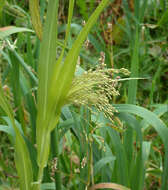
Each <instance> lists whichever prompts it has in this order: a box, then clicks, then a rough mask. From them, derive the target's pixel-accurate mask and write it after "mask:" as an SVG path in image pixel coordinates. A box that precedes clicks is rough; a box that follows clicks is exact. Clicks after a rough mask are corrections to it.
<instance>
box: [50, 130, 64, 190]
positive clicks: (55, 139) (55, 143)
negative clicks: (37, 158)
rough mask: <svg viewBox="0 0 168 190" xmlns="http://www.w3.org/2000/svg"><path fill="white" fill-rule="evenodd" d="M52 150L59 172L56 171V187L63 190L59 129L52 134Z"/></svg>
mask: <svg viewBox="0 0 168 190" xmlns="http://www.w3.org/2000/svg"><path fill="white" fill-rule="evenodd" d="M51 144H52V146H51V149H52V154H53V157H54V158H57V170H56V171H55V187H56V189H58V190H61V189H62V188H61V173H60V159H59V138H58V127H56V128H55V129H54V131H53V132H52V133H51Z"/></svg>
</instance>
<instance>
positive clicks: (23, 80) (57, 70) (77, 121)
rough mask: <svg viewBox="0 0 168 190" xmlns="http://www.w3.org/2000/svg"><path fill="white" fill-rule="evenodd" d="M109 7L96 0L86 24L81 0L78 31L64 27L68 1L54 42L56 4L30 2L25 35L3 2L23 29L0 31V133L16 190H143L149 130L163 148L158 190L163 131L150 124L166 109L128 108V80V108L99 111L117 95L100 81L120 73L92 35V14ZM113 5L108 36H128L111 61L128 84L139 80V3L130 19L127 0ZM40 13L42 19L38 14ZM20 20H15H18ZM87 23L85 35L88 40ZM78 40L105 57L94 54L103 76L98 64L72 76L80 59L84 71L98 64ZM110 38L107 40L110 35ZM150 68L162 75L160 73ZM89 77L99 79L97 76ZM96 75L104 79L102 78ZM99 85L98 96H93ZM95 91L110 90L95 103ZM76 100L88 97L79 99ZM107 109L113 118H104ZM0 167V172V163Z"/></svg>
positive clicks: (131, 96)
mask: <svg viewBox="0 0 168 190" xmlns="http://www.w3.org/2000/svg"><path fill="white" fill-rule="evenodd" d="M4 2H5V1H4ZM109 2H110V1H109V0H102V1H101V3H99V5H98V7H97V8H96V9H95V11H94V12H93V14H92V15H91V16H90V17H88V15H89V14H90V11H92V9H93V5H94V4H95V1H93V0H92V1H91V9H90V10H89V11H88V10H85V9H86V8H87V7H86V6H87V4H86V2H82V1H79V2H78V7H80V10H81V14H82V15H83V17H84V18H85V19H86V20H88V21H87V22H86V24H85V25H84V26H83V27H81V26H80V27H79V25H77V24H76V25H75V26H74V25H73V20H72V17H73V13H74V4H75V1H74V0H70V1H69V2H68V3H69V6H68V7H69V9H68V18H67V24H66V27H65V31H64V32H65V38H64V40H63V41H61V40H60V39H59V38H58V33H59V29H60V26H59V25H58V20H59V18H58V17H59V16H58V13H59V11H58V8H59V3H60V2H59V1H58V0H49V1H48V4H47V3H46V2H44V1H40V5H41V6H39V1H38V0H35V1H33V0H30V1H29V8H30V15H31V23H32V26H33V28H34V31H32V30H30V29H28V28H29V27H30V25H31V23H30V17H29V15H28V14H27V13H25V12H24V10H22V9H21V8H19V5H20V3H18V6H16V7H17V8H16V7H14V8H13V6H12V8H11V7H9V4H8V3H7V1H6V4H5V3H4V4H3V7H5V6H6V7H7V8H8V10H12V11H13V14H14V13H15V8H16V10H17V11H20V12H21V13H22V14H17V16H18V15H23V13H24V20H26V22H25V21H23V22H24V26H25V25H26V23H27V27H28V28H26V27H24V28H23V27H14V26H11V27H9V28H3V30H0V39H1V41H4V42H5V47H3V46H2V47H3V48H2V49H1V50H0V51H1V54H2V55H3V57H4V59H5V60H6V62H7V65H6V67H5V69H6V70H4V72H2V73H1V75H2V81H1V83H0V106H1V108H2V110H0V114H1V116H3V117H1V120H0V121H1V125H0V131H3V132H6V133H7V134H8V136H9V139H10V143H12V144H13V145H14V149H15V165H16V170H17V176H18V178H17V180H18V181H19V184H20V189H21V190H22V189H24V190H25V189H27V190H31V189H32V190H40V189H59V190H61V189H63V190H64V189H70V190H78V189H81V190H83V189H91V190H93V189H102V188H104V189H107V188H113V189H117V190H128V189H131V190H142V189H144V188H146V181H147V180H146V178H147V175H150V171H148V170H147V169H149V167H150V165H149V164H151V165H152V164H153V162H154V161H153V160H152V161H151V158H153V155H152V154H151V152H152V150H153V145H152V142H151V141H148V140H147V138H146V136H145V135H146V134H147V133H148V131H152V129H154V130H155V131H156V133H157V134H158V136H159V140H158V141H159V143H160V141H161V142H162V143H163V145H164V152H163V156H162V158H161V160H160V164H161V167H160V168H159V167H158V168H157V170H156V172H157V175H158V176H159V179H161V187H160V188H161V189H162V190H166V189H167V186H168V184H167V183H168V182H167V176H168V170H167V167H168V162H167V155H168V151H167V146H168V145H167V140H166V139H167V137H168V129H167V126H166V124H165V123H164V122H163V121H162V120H161V119H160V118H159V117H160V116H161V115H164V114H165V113H166V112H167V111H168V110H167V107H166V105H157V108H156V109H154V111H153V112H151V111H149V110H147V109H146V108H143V107H141V106H136V105H135V104H136V103H138V99H137V94H138V93H137V92H138V89H139V86H138V80H129V81H128V83H129V85H128V96H127V93H126V95H125V96H126V98H125V99H127V103H128V104H114V105H112V104H109V105H108V104H107V102H106V99H105V100H104V99H103V100H102V99H101V98H102V97H103V98H105V97H106V96H108V97H110V98H111V97H112V96H114V98H113V101H114V103H115V102H117V98H115V95H116V94H118V91H117V90H116V89H114V88H112V87H111V86H110V87H109V83H108V82H107V83H105V81H106V80H107V78H108V79H109V76H110V77H115V76H118V74H119V72H121V73H122V72H123V73H125V72H127V71H126V70H123V69H121V70H120V69H118V70H117V69H116V70H115V69H113V68H112V69H111V68H110V67H114V68H115V67H116V66H115V64H116V62H115V60H116V57H119V56H118V55H115V51H116V49H115V46H112V44H111V45H108V46H106V44H105V41H104V39H103V37H102V33H101V32H100V31H101V30H100V28H99V27H98V25H97V24H96V21H97V19H98V17H99V15H100V13H101V12H102V11H103V10H104V8H105V7H106V6H107V5H108V4H109ZM165 2H166V1H161V3H162V9H165V6H166V5H165ZM82 3H83V4H84V5H85V7H84V9H82V7H81V6H82ZM122 3H123V4H122V5H123V10H124V15H125V18H124V19H123V18H121V19H118V24H116V25H115V28H116V31H117V33H118V32H119V34H122V35H127V39H128V42H129V47H128V48H127V49H126V50H124V51H121V52H120V53H119V55H122V54H127V55H128V57H129V58H130V64H129V68H130V71H131V76H130V78H137V77H141V76H140V68H141V67H142V64H143V63H142V62H141V57H140V52H141V51H142V46H143V42H142V41H143V40H142V39H141V36H142V35H141V34H142V32H143V31H142V23H143V19H144V16H145V10H146V9H147V8H148V1H145V0H144V1H141V2H140V1H137V0H136V1H134V12H132V11H131V9H130V8H129V5H128V1H126V0H123V2H122ZM45 6H46V7H45ZM45 9H46V10H47V14H46V18H45V17H43V15H44V14H45V13H44V12H45ZM88 13H89V14H88ZM0 15H2V11H1V9H0ZM25 15H26V16H25ZM166 15H167V12H166V13H165V14H164V15H163V17H162V18H161V20H160V21H159V22H158V25H159V27H163V25H164V23H165V22H166V18H167V16H166ZM18 17H19V16H18ZM19 18H20V20H19V21H20V22H21V18H22V16H20V17H19ZM44 18H45V19H44ZM2 19H4V20H3V22H4V23H5V22H7V20H6V19H5V18H2V17H0V20H2ZM120 21H121V22H120ZM93 26H95V27H94V28H93V29H94V30H93V31H94V35H93V34H89V32H90V31H91V28H92V27H93ZM73 27H74V28H75V30H77V33H78V32H79V34H78V35H77V37H76V39H72V35H71V33H72V32H73V29H74V28H73ZM23 32H26V33H25V34H23ZM15 33H17V39H18V41H17V42H16V46H17V47H18V48H15V46H14V44H12V38H11V37H10V36H11V35H12V34H14V35H15ZM113 34H115V32H114V31H113ZM25 36H26V38H25ZM87 36H88V39H89V40H90V43H92V45H93V46H94V48H95V50H96V52H97V53H98V54H100V52H105V57H106V59H105V60H104V54H102V56H101V59H100V60H99V61H100V62H101V64H100V63H99V64H100V66H99V67H101V69H102V68H103V69H105V71H104V70H103V71H102V70H101V69H100V68H99V67H97V68H96V69H95V70H94V69H93V70H91V71H90V70H89V71H88V72H85V70H84V69H83V68H81V67H80V66H79V67H78V70H77V71H76V68H77V63H78V62H79V60H78V56H79V55H80V56H81V57H82V58H83V59H84V60H87V62H90V67H93V65H92V64H95V62H96V61H97V60H98V58H96V59H95V60H96V61H95V60H94V59H93V58H94V57H93V56H92V57H91V58H88V56H87V54H86V55H85V53H86V52H84V51H83V44H84V42H85V40H86V38H87ZM112 37H113V40H114V41H115V36H112ZM23 41H24V43H25V42H26V53H25V50H22V47H23ZM119 41H121V39H120V40H119ZM119 43H121V42H119ZM116 47H117V45H116ZM60 49H61V51H60ZM113 50H114V52H113ZM115 56H116V57H115ZM102 60H103V61H102ZM104 61H105V62H106V63H107V66H108V67H109V69H111V70H110V71H113V74H111V73H110V74H109V73H108V71H109V70H108V69H107V68H104ZM159 68H160V70H161V66H160V67H159ZM160 70H159V71H158V72H157V73H156V74H155V77H154V79H153V86H152V90H151V93H150V98H149V99H150V102H154V98H153V97H154V88H155V86H154V84H155V81H156V79H157V78H159V72H160ZM97 73H99V74H100V73H101V75H98V76H97ZM8 74H10V77H8ZM102 76H103V77H106V76H108V77H107V78H101V77H102ZM81 79H82V80H83V81H81ZM88 79H89V80H88ZM8 80H9V81H8ZM121 80H122V79H117V80H116V79H114V80H113V79H112V83H110V84H113V85H114V86H115V87H116V86H117V84H118V83H120V81H121ZM124 80H126V79H124ZM116 82H117V83H116ZM5 84H6V85H7V87H8V86H9V87H10V90H9V92H8V91H7V90H5V89H6V88H7V87H6V86H4V85H5ZM76 84H77V85H76ZM99 85H100V86H99ZM99 88H102V89H101V90H103V91H99V90H100V89H99ZM7 89H8V88H7ZM111 89H112V90H111ZM96 90H97V91H96ZM104 91H105V92H106V91H110V92H106V96H105V97H104V96H103V93H104ZM10 92H12V94H11V93H10ZM80 92H82V93H80ZM96 92H97V93H98V96H97V94H96ZM100 92H101V93H100ZM84 93H86V94H84ZM89 93H90V94H91V96H90V94H89ZM76 97H78V99H77V98H76ZM68 98H69V99H68ZM75 98H76V99H75ZM83 98H87V101H85V100H84V99H83ZM74 99H75V100H74ZM125 99H124V100H125ZM88 100H89V101H88ZM97 100H101V101H102V102H103V103H104V105H102V104H100V105H98V106H99V107H98V106H97V107H96V106H95V105H97ZM72 103H74V105H72ZM95 107H96V108H98V109H95ZM13 110H14V111H13ZM100 110H102V111H100ZM106 110H108V111H106ZM116 110H117V112H115V113H113V111H116ZM27 112H28V113H27ZM111 112H112V113H111ZM4 115H5V117H4ZM107 116H108V117H107ZM153 165H154V164H153ZM153 165H152V166H153ZM162 166H163V169H162ZM0 167H2V168H3V169H4V170H6V168H5V166H4V164H3V161H2V162H0ZM13 171H14V170H13ZM156 172H155V171H151V173H152V174H153V175H156ZM0 176H1V173H0ZM0 183H1V181H0ZM3 185H4V184H3ZM16 186H17V185H16ZM0 187H1V184H0Z"/></svg>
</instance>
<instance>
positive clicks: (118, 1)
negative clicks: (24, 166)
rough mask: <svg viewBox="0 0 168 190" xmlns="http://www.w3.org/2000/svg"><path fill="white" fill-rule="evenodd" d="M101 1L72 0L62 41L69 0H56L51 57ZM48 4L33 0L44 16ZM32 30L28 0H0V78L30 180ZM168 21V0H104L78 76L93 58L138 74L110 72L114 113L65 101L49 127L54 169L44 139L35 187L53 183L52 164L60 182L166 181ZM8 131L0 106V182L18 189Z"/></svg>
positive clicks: (154, 184)
mask: <svg viewBox="0 0 168 190" xmlns="http://www.w3.org/2000/svg"><path fill="white" fill-rule="evenodd" d="M99 3H100V1H99V0H86V1H84V0H76V1H75V6H74V11H73V18H72V22H71V29H70V35H69V36H68V40H67V44H64V38H65V32H66V26H67V17H68V6H69V1H68V0H62V1H60V3H59V12H58V18H59V22H58V39H57V41H56V43H57V44H58V45H59V46H58V49H57V54H58V55H57V57H58V56H59V55H60V53H61V49H62V47H64V45H66V47H65V54H66V52H67V51H68V50H70V49H71V47H72V45H73V43H74V41H75V39H76V37H77V35H78V34H79V32H80V31H81V29H82V28H83V27H84V26H85V23H86V22H87V20H88V19H89V17H90V15H91V14H92V13H93V11H94V10H95V8H96V7H97V6H98V4H99ZM47 5H48V1H47V0H41V1H40V16H41V21H42V23H44V22H45V20H46V10H47ZM9 26H15V27H11V28H10V27H9ZM33 30H34V29H33V26H32V21H31V16H30V11H29V2H28V0H25V1H20V0H17V1H16V0H0V73H1V74H0V75H1V82H0V83H1V85H2V87H3V91H4V94H5V96H6V98H7V100H8V101H9V102H10V105H11V106H12V109H13V112H14V114H15V119H16V122H17V124H18V126H19V127H20V128H21V130H22V132H23V134H24V137H25V141H26V143H27V146H28V149H29V151H30V157H31V162H32V165H33V173H34V179H36V176H37V171H38V166H37V163H36V157H37V155H36V148H35V147H36V145H35V143H36V141H35V136H36V130H35V129H36V117H37V83H38V76H37V72H38V58H39V52H40V40H39V38H38V37H37V36H36V34H35V32H34V31H33ZM167 30H168V2H167V0H113V1H110V3H109V5H108V6H107V7H106V8H105V9H104V11H103V12H102V13H101V15H100V16H99V19H98V21H97V22H96V24H95V25H94V26H93V28H92V30H91V31H90V33H89V35H88V38H87V40H86V41H85V43H84V45H83V46H82V49H81V51H80V56H79V57H78V66H77V70H76V76H81V75H82V73H86V72H89V71H90V70H92V71H96V68H99V67H100V68H102V67H103V68H106V69H121V68H125V69H128V70H129V71H130V72H131V74H130V76H129V77H130V78H138V80H137V79H136V80H135V79H133V80H128V79H126V80H124V81H119V80H120V79H124V78H123V77H124V75H122V73H121V74H119V73H113V74H112V75H111V77H112V78H113V79H116V80H118V84H117V85H118V87H117V90H118V91H119V93H120V95H118V96H113V97H111V98H112V99H111V100H110V103H111V105H113V107H114V109H116V110H117V111H118V112H114V115H113V116H112V119H109V118H106V117H105V116H104V115H103V112H100V110H99V112H98V111H97V109H95V108H93V107H92V106H91V107H90V108H89V109H88V106H85V103H83V104H82V103H81V104H80V105H79V104H78V103H76V104H75V102H73V104H68V105H66V106H64V107H63V108H62V111H61V118H60V121H59V124H58V127H57V130H56V132H57V135H58V139H59V153H58V154H59V159H60V162H59V169H58V168H57V157H55V152H54V150H55V147H54V138H51V153H50V155H49V161H48V165H47V167H46V168H45V170H44V177H43V184H42V186H41V189H55V186H54V182H55V179H56V174H57V173H58V172H59V173H61V181H62V189H69V190H78V189H81V190H84V189H86V188H88V189H89V187H90V189H91V188H92V189H96V187H95V188H94V185H95V184H98V183H100V184H101V183H102V184H103V183H105V182H106V183H109V185H110V183H116V184H120V185H123V186H125V187H127V188H130V189H131V190H142V189H144V190H159V189H162V190H167V188H168V160H167V159H168V147H167V145H168V144H167V142H166V139H168V129H167V126H168V42H167V41H168V33H167ZM107 89H108V90H109V88H107ZM72 94H73V93H72ZM110 95H111V94H110ZM111 96H112V95H111ZM102 111H103V110H102ZM111 120H113V122H112V121H111ZM6 133H7V134H8V135H7V134H6ZM14 136H15V135H14V131H13V128H12V123H11V121H10V119H9V118H8V117H7V116H6V114H5V112H4V111H3V109H1V108H0V189H17V188H18V183H19V182H18V178H19V177H18V174H17V172H16V166H15V164H14V148H13V141H14V138H15V137H14ZM103 187H104V188H105V186H101V189H103ZM109 187H110V186H109ZM119 188H120V189H124V187H118V189H119ZM99 189H100V188H99ZM116 189H117V188H116Z"/></svg>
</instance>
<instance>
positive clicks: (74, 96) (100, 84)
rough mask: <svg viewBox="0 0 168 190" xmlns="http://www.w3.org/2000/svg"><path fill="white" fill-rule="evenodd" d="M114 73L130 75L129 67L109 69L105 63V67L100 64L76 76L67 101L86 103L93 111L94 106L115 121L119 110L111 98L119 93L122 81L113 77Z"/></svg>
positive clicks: (77, 103)
mask: <svg viewBox="0 0 168 190" xmlns="http://www.w3.org/2000/svg"><path fill="white" fill-rule="evenodd" d="M114 73H116V74H119V73H121V74H124V75H129V71H128V70H127V69H124V68H122V69H108V68H105V65H103V67H102V65H100V66H98V67H97V68H96V69H95V70H89V71H87V72H84V73H83V74H82V75H80V76H76V77H74V79H73V81H72V86H71V89H70V90H69V92H68V94H67V97H66V102H65V103H66V104H68V103H72V104H74V105H78V106H80V105H84V106H87V107H88V108H89V109H90V110H91V111H92V107H93V106H94V107H95V108H96V109H97V110H98V111H99V112H103V113H104V115H105V117H107V118H108V119H110V120H111V121H112V122H113V119H112V118H113V113H114V112H116V111H117V110H116V109H115V108H114V107H113V106H112V104H111V103H110V100H111V99H112V97H114V96H118V95H119V91H118V82H119V81H120V78H119V77H117V78H115V79H113V75H114Z"/></svg>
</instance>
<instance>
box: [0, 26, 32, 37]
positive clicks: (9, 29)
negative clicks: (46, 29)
mask: <svg viewBox="0 0 168 190" xmlns="http://www.w3.org/2000/svg"><path fill="white" fill-rule="evenodd" d="M18 32H33V30H30V29H28V28H22V27H16V26H6V27H3V28H0V39H4V38H6V37H8V36H10V35H11V34H14V33H18Z"/></svg>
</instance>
